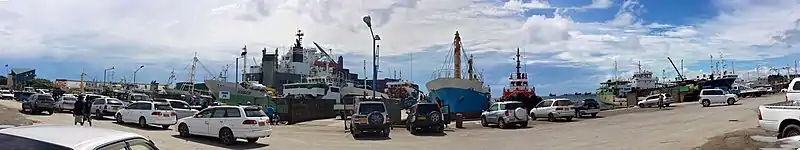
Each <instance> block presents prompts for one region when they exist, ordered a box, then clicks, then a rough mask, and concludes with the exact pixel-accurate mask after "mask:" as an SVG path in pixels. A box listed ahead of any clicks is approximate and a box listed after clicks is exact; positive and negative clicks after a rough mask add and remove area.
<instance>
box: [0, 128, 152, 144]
mask: <svg viewBox="0 0 800 150" xmlns="http://www.w3.org/2000/svg"><path fill="white" fill-rule="evenodd" d="M59 135H61V136H59ZM0 139H3V140H0V145H3V148H2V149H9V150H12V149H13V150H125V149H129V150H158V147H156V145H155V144H154V143H153V141H151V140H150V139H148V138H147V137H144V136H142V135H138V134H134V133H129V132H122V131H117V130H110V129H103V128H91V127H81V126H74V125H34V126H24V127H14V128H6V129H2V130H0Z"/></svg>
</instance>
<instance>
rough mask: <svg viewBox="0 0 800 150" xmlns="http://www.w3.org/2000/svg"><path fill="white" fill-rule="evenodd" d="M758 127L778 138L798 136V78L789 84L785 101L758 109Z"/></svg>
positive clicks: (799, 106)
mask: <svg viewBox="0 0 800 150" xmlns="http://www.w3.org/2000/svg"><path fill="white" fill-rule="evenodd" d="M757 115H758V127H759V128H761V129H764V130H767V131H773V132H778V138H779V139H780V138H786V137H792V136H798V135H800V78H795V79H793V80H792V82H791V83H789V88H788V91H787V92H786V101H784V102H777V103H772V104H764V105H761V106H759V107H758V111H757Z"/></svg>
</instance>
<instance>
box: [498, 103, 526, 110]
mask: <svg viewBox="0 0 800 150" xmlns="http://www.w3.org/2000/svg"><path fill="white" fill-rule="evenodd" d="M500 106H502V107H504V108H500V109H503V110H514V109H517V108H525V104H522V103H506V104H505V105H500Z"/></svg>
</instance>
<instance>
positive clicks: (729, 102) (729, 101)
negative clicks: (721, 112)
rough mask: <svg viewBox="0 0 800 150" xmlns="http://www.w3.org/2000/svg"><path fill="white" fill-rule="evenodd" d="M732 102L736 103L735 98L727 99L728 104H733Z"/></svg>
mask: <svg viewBox="0 0 800 150" xmlns="http://www.w3.org/2000/svg"><path fill="white" fill-rule="evenodd" d="M734 103H736V100H733V98H729V99H728V105H733V104H734Z"/></svg>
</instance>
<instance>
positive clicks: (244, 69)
mask: <svg viewBox="0 0 800 150" xmlns="http://www.w3.org/2000/svg"><path fill="white" fill-rule="evenodd" d="M242 65H244V67H242V82H245V83H246V82H247V45H245V46H244V47H242Z"/></svg>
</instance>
